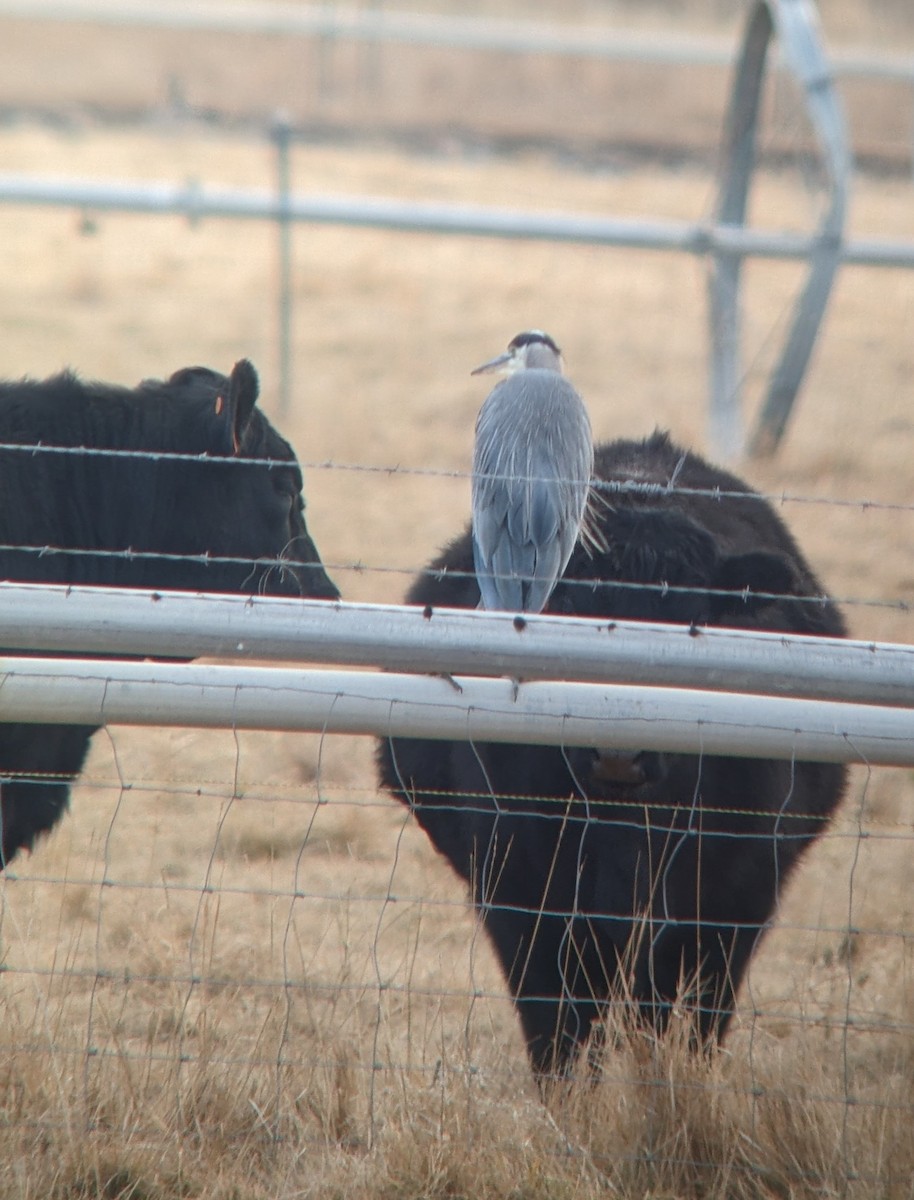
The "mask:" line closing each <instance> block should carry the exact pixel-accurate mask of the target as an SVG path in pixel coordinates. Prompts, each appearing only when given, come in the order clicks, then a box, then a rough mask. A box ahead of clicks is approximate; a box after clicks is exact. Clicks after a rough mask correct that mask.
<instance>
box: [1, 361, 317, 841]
mask: <svg viewBox="0 0 914 1200" xmlns="http://www.w3.org/2000/svg"><path fill="white" fill-rule="evenodd" d="M257 396H258V381H257V375H256V373H255V371H254V368H253V367H252V366H251V364H250V363H249V362H247V361H246V360H242V361H241V362H239V363H237V364H236V366H235V368H234V369H233V371H232V373H231V375H230V376H228V377H227V376H225V375H222V374H219V373H218V372H216V371H211V370H208V369H207V368H203V367H192V368H187V369H185V370H181V371H178V372H176V373H175V374H174V375H172V376H171V377H170V378H169V379H168V380H166V381H159V380H149V381H147V382H145V383H142V384H141V385H140V386H139V387H138V388H135V389H129V388H123V387H116V386H112V385H109V384H100V383H84V382H83V381H81V380H79V379H77V378H76V377H75V376H73V375H71V374H69V373H66V374H63V375H59V376H57V377H55V378H53V379H48V380H44V381H36V380H24V381H21V382H18V383H17V382H9V383H0V443H4V444H5V448H3V449H0V543H2V545H0V578H2V579H6V580H16V581H20V582H31V583H66V584H100V585H105V586H112V587H141V588H156V589H158V588H176V589H180V590H186V591H208V592H240V593H242V594H243V595H251V596H253V595H257V594H267V595H279V596H311V597H315V598H323V599H335V598H337V597H338V595H339V593H338V592H337V589H336V587H335V586H334V584H333V583H332V582H331V581H330V579H329V578H328V577H327V575H326V574H325V572H324V568H323V566H322V565H321V560H320V557H319V555H318V552H317V549H316V547H315V545H314V542H313V541H312V540H311V537H310V536H309V534H308V530H307V527H306V525H305V519H304V500H303V498H302V476H301V471H300V470H299V467H298V463H297V462H296V460H295V455H294V453H293V451H292V448H291V447H290V446H289V444H288V443H287V442H286V441H284V439H283V438H281V437H280V436H279V434H278V433H277V432H276V430H275V429H274V428H273V427H272V425H271V424H270V422H269V421H268V420H267V418H266V417H265V416H264V415H263V413H262V412H261V411H260V410H259V409H258V408H257V407H256V402H257ZM19 446H22V447H24V449H18V447H19ZM35 446H42V447H45V448H46V449H41V450H30V449H28V448H29V447H35ZM47 447H57V448H60V450H59V451H57V450H49V449H47ZM61 451H62V452H61ZM106 451H115V452H116V453H114V454H111V453H105V452H106ZM127 551H129V553H126V552H127ZM94 731H95V730H94V728H93V727H92V726H82V725H24V724H15V723H13V724H0V776H2V782H0V820H2V865H5V864H6V863H8V862H9V860H10V859H11V858H12V857H13V855H14V854H15V853H16V852H17V851H18V850H20V849H23V848H31V847H32V845H33V843H34V841H35V838H36V837H37V836H38V835H39V834H41V833H45V832H47V830H49V829H50V828H51V827H52V826H53V825H54V824H55V823H56V822H57V821H58V820H59V818H60V816H61V813H62V812H63V811H64V809H65V808H66V804H67V799H68V796H69V785H70V783H71V781H72V780H73V779H74V778H75V777H76V776H77V775H78V774H79V772H80V770H81V769H82V765H83V762H84V760H85V757H86V753H87V751H88V748H89V740H90V738H91V735H92V734H93V733H94Z"/></svg>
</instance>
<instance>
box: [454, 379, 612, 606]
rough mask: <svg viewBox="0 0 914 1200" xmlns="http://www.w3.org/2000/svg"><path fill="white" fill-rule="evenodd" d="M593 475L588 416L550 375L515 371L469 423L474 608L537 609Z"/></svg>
mask: <svg viewBox="0 0 914 1200" xmlns="http://www.w3.org/2000/svg"><path fill="white" fill-rule="evenodd" d="M592 472H593V440H592V436H591V430H590V420H589V418H588V416H587V410H586V409H585V407H584V403H583V401H582V400H581V397H580V396H579V395H578V393H577V392H576V391H575V389H574V388H573V387H572V386H571V384H570V383H569V382H568V380H567V379H565V378H564V377H563V376H562V375H560V374H559V373H558V372H556V371H553V370H546V369H542V368H532V369H527V370H523V371H519V372H518V373H517V374H514V375H511V376H509V377H508V378H507V379H505V380H503V381H502V382H501V383H499V384H498V385H497V386H496V387H495V389H494V390H493V391H492V392H491V393H490V394H489V396H488V398H487V399H486V401H485V403H484V404H483V406H482V408H481V409H480V412H479V417H478V419H477V422H476V444H475V449H474V455H473V554H474V561H475V564H476V574H477V578H478V580H479V585H480V592H481V595H482V605H483V607H484V608H490V609H508V610H513V611H521V610H522V611H526V612H540V611H541V610H542V609H543V608H544V607H545V604H546V601H547V600H548V598H549V595H550V593H551V592H552V589H553V587H554V586H555V584H556V582H557V581H558V579H559V578H560V577H561V574H562V572H563V571H564V569H565V567H566V565H567V563H568V559H569V558H570V557H571V552H572V550H573V549H574V546H575V543H576V541H577V539H578V537H579V535H580V533H581V526H582V522H583V521H584V518H585V512H586V509H587V503H588V493H589V486H590V477H591V474H592Z"/></svg>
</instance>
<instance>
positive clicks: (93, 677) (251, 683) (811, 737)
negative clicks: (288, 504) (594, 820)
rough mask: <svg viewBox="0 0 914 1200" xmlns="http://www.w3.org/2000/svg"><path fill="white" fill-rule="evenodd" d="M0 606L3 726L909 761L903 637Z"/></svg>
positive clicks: (164, 601) (910, 710)
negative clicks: (210, 730) (209, 660)
mask: <svg viewBox="0 0 914 1200" xmlns="http://www.w3.org/2000/svg"><path fill="white" fill-rule="evenodd" d="M0 614H2V615H0V646H3V647H4V648H5V649H7V650H9V649H13V648H19V649H26V648H27V649H28V650H30V651H31V652H32V653H31V654H30V655H28V656H25V657H13V656H10V655H7V656H5V657H2V658H0V721H5V722H27V723H28V722H35V723H49V724H98V725H103V724H106V723H109V722H111V723H115V724H133V725H178V726H182V727H186V726H198V727H217V726H218V727H227V728H234V729H281V730H298V731H310V732H314V733H322V734H326V733H354V734H371V735H375V736H380V737H384V736H413V737H429V738H457V739H462V740H464V739H465V740H476V741H496V742H497V741H511V742H519V743H542V744H551V745H566V746H575V745H584V746H598V747H601V748H608V747H618V748H621V747H631V746H633V745H635V746H638V747H639V748H641V749H646V750H651V749H657V750H669V751H675V752H683V753H693V754H728V755H735V756H762V757H772V758H785V759H790V760H800V759H809V760H817V761H823V762H865V763H868V764H872V765H875V764H892V765H914V647H910V646H895V645H890V644H881V643H868V642H849V641H843V640H832V639H824V638H823V639H816V638H809V637H806V638H795V637H792V636H787V635H781V634H756V633H750V632H745V633H743V632H737V631H727V630H710V629H708V630H704V629H702V630H697V629H695V630H690V629H688V628H685V627H682V626H652V625H647V624H644V625H640V624H637V623H633V622H618V623H617V622H607V621H605V620H604V621H595V620H584V619H574V618H556V617H526V616H525V617H522V618H521V617H515V616H512V615H511V614H491V613H481V612H476V611H471V612H464V611H458V610H444V609H442V610H438V609H435V610H432V609H422V608H401V607H391V606H383V605H364V604H361V605H360V604H345V603H342V602H338V603H328V602H319V601H299V600H294V601H285V600H280V599H275V598H267V597H264V598H259V599H247V598H241V597H222V596H220V597H217V596H194V595H190V594H181V593H162V592H130V591H118V590H116V589H82V588H74V589H70V588H63V587H46V586H40V585H13V584H5V585H2V587H0ZM41 652H54V653H64V652H66V653H68V654H85V653H94V654H134V655H149V654H152V655H156V656H162V657H166V656H167V657H180V656H190V655H200V654H207V655H216V654H218V655H220V656H235V657H248V658H250V657H257V658H271V657H276V658H283V659H285V660H297V661H300V662H309V663H313V662H323V663H329V662H342V663H345V664H346V665H347V666H349V667H353V666H355V667H366V666H368V667H375V668H378V667H380V668H383V669H381V670H370V671H369V670H339V669H335V670H321V669H315V668H313V667H289V666H284V667H263V666H247V665H239V664H219V665H198V664H191V663H169V662H165V663H163V662H155V663H150V662H125V661H120V660H115V661H111V660H108V661H106V660H104V659H102V660H99V659H97V658H73V657H66V658H45V657H34V655H35V654H38V653H41ZM404 665H405V666H406V668H407V670H408V671H409V672H410V673H408V674H404V673H403V667H404ZM419 672H421V674H420V673H419ZM496 674H497V675H498V676H499V677H498V678H493V677H491V676H492V675H496ZM696 685H698V686H696Z"/></svg>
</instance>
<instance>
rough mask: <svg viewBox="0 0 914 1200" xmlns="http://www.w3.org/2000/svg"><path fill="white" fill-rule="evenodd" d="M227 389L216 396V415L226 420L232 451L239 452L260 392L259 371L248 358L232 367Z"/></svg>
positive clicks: (225, 426)
mask: <svg viewBox="0 0 914 1200" xmlns="http://www.w3.org/2000/svg"><path fill="white" fill-rule="evenodd" d="M225 391H226V394H225V395H223V394H222V393H221V392H220V393H219V395H218V396H217V398H216V415H217V416H218V417H219V418H220V419H221V420H222V421H223V422H224V428H225V430H226V433H227V435H228V436H227V440H228V441H229V442H230V444H231V447H232V453H233V454H238V453H239V451H240V450H241V446H242V443H243V442H244V435H245V433H246V432H247V428H248V425H250V423H251V416H252V414H253V412H254V405H255V404H256V403H257V397H258V395H259V393H260V383H259V381H258V379H257V372H256V371H255V370H254V367H253V365H252V364H251V363H250V362H249V361H248V360H247V359H246V358H242V359H241V360H240V361H239V362H236V363H235V365H234V367H232V373H231V375H230V376H229V380H228V387H227V388H226V389H225Z"/></svg>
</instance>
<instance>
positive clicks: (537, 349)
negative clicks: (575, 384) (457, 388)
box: [470, 329, 563, 375]
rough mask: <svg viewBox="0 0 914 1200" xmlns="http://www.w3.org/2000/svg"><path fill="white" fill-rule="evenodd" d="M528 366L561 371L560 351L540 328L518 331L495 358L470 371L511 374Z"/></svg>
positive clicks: (476, 373) (482, 373)
mask: <svg viewBox="0 0 914 1200" xmlns="http://www.w3.org/2000/svg"><path fill="white" fill-rule="evenodd" d="M530 367H540V368H542V369H544V370H546V371H558V372H559V374H561V373H562V368H563V363H562V352H561V350H560V349H559V348H558V346H557V345H556V344H555V342H554V341H553V340H552V338H551V337H550V336H549V334H548V333H543V331H542V330H541V329H528V330H526V331H525V332H524V333H519V334H518V335H517V337H513V338H512V339H511V341H510V342H509V343H508V349H507V350H506V351H505V352H504V354H499V355H498V357H497V358H491V359H489V361H488V362H484V363H483V364H482V366H481V367H476V369H475V370H473V371H471V372H470V374H471V375H494V374H496V373H498V374H499V375H513V374H514V372H515V371H524V370H527V369H528V368H530Z"/></svg>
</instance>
